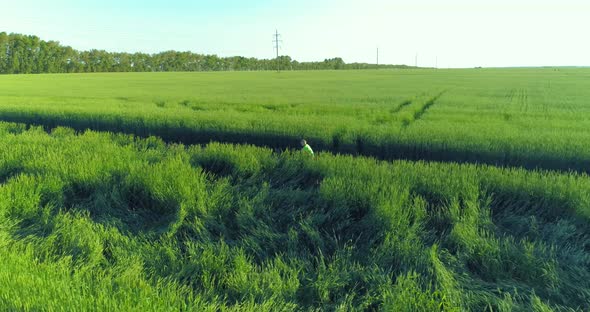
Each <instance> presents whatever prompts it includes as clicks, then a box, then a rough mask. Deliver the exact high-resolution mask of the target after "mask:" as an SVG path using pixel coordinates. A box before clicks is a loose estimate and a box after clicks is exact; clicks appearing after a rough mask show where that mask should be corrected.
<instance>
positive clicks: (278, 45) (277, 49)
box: [272, 30, 283, 72]
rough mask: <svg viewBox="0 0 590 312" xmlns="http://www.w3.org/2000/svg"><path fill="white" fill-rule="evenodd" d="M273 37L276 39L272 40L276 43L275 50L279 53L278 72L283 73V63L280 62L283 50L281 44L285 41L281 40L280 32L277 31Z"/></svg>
mask: <svg viewBox="0 0 590 312" xmlns="http://www.w3.org/2000/svg"><path fill="white" fill-rule="evenodd" d="M273 37H274V39H273V40H272V42H273V43H274V48H275V50H276V51H277V72H281V62H280V60H279V49H280V48H281V43H283V40H281V34H279V31H278V30H275V33H274V35H273Z"/></svg>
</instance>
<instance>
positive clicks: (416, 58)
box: [415, 52, 418, 67]
mask: <svg viewBox="0 0 590 312" xmlns="http://www.w3.org/2000/svg"><path fill="white" fill-rule="evenodd" d="M415 61H416V67H418V52H416V60H415Z"/></svg>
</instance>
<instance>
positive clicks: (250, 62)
mask: <svg viewBox="0 0 590 312" xmlns="http://www.w3.org/2000/svg"><path fill="white" fill-rule="evenodd" d="M277 67H280V68H281V69H282V70H321V69H369V68H377V67H379V68H393V67H397V68H399V67H405V66H393V65H379V66H377V65H374V64H364V63H352V64H346V63H345V62H344V61H343V60H342V59H341V58H333V59H326V60H324V61H323V62H297V61H295V60H292V59H291V58H290V57H289V56H281V57H279V58H278V59H256V58H246V57H241V56H234V57H219V56H217V55H203V54H197V53H192V52H177V51H166V52H162V53H157V54H146V53H112V52H107V51H104V50H90V51H77V50H74V49H72V48H71V47H67V46H62V45H60V44H59V42H57V41H43V40H41V39H39V37H36V36H27V35H21V34H7V33H5V32H0V74H34V73H90V72H151V71H231V70H234V71H244V70H276V69H277Z"/></svg>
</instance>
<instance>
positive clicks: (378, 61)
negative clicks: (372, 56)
mask: <svg viewBox="0 0 590 312" xmlns="http://www.w3.org/2000/svg"><path fill="white" fill-rule="evenodd" d="M377 68H379V47H377Z"/></svg>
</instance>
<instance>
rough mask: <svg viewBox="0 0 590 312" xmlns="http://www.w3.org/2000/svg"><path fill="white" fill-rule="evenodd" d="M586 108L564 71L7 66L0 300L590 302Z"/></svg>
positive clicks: (205, 306) (222, 306)
mask: <svg viewBox="0 0 590 312" xmlns="http://www.w3.org/2000/svg"><path fill="white" fill-rule="evenodd" d="M589 99H590V70H588V69H565V68H559V69H472V70H379V71H326V72H285V73H280V74H279V73H270V72H240V73H133V74H130V73H128V74H68V75H20V76H0V182H1V184H0V194H1V195H0V310H19V311H20V310H25V311H43V310H49V311H59V310H71V311H84V310H99V311H105V310H107V311H108V310H124V311H126V310H134V311H178V310H191V311H293V310H301V311H587V310H590V179H589V177H588V175H587V172H588V171H589V170H588V168H590V143H589V142H590V140H589V139H590V132H588V131H587V130H586V128H587V126H590V103H589V102H588V100H589ZM87 129H91V130H93V131H87ZM302 137H305V138H307V139H308V141H309V142H310V144H311V146H312V147H313V148H314V149H316V151H321V152H320V153H318V155H317V156H316V157H315V158H311V157H309V156H308V155H305V154H302V153H300V152H299V151H297V150H295V148H297V144H298V141H299V139H300V138H302ZM237 143H239V144H237ZM338 154H340V155H338Z"/></svg>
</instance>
